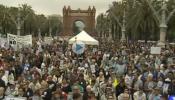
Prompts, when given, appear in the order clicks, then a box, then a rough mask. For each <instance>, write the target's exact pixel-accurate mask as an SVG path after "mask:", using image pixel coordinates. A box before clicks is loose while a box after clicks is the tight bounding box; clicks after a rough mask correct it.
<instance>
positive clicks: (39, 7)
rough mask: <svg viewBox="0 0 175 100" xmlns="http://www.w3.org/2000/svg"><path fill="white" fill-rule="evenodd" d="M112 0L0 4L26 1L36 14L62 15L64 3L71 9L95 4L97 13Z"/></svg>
mask: <svg viewBox="0 0 175 100" xmlns="http://www.w3.org/2000/svg"><path fill="white" fill-rule="evenodd" d="M113 1H115V0H0V4H3V5H6V6H18V5H19V4H24V3H27V4H28V5H30V6H32V8H33V9H34V10H35V12H36V13H37V14H45V15H51V14H60V15H62V8H63V7H64V5H66V6H68V5H70V6H71V8H72V9H78V8H80V9H88V7H89V6H95V7H96V10H97V14H99V13H103V12H105V11H106V10H107V9H108V8H109V5H110V4H112V2H113ZM116 1H117V0H116Z"/></svg>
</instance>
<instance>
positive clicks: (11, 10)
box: [0, 4, 62, 36]
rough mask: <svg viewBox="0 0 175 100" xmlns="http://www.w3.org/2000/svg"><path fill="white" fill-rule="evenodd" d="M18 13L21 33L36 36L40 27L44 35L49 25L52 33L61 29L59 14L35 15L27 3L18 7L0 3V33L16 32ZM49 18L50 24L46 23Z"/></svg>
mask: <svg viewBox="0 0 175 100" xmlns="http://www.w3.org/2000/svg"><path fill="white" fill-rule="evenodd" d="M19 14H20V19H21V22H22V25H21V35H26V34H32V35H33V36H38V29H41V33H42V35H45V34H46V33H48V32H49V27H51V28H52V35H56V34H58V33H59V32H61V30H62V22H61V16H58V15H51V16H49V17H47V16H45V15H37V14H36V13H35V11H34V10H33V9H32V7H31V6H29V5H27V4H23V5H21V6H20V7H5V6H4V5H0V33H2V34H7V33H12V34H17V33H16V32H17V31H16V23H17V17H18V15H19ZM50 20H51V24H48V22H49V21H50Z"/></svg>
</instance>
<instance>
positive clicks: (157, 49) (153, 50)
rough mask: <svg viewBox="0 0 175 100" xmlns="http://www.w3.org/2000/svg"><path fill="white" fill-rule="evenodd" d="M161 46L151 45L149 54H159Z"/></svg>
mask: <svg viewBox="0 0 175 100" xmlns="http://www.w3.org/2000/svg"><path fill="white" fill-rule="evenodd" d="M160 53H161V47H151V54H160Z"/></svg>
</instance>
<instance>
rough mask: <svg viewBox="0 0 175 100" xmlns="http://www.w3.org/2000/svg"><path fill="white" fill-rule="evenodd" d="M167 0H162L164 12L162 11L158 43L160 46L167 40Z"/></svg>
mask: <svg viewBox="0 0 175 100" xmlns="http://www.w3.org/2000/svg"><path fill="white" fill-rule="evenodd" d="M165 1H166V0H163V1H162V4H163V5H162V13H161V20H160V26H159V27H160V40H159V43H158V45H159V46H164V45H165V41H166V32H167V22H166V10H167V5H166V2H165Z"/></svg>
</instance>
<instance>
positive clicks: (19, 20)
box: [16, 8, 21, 36]
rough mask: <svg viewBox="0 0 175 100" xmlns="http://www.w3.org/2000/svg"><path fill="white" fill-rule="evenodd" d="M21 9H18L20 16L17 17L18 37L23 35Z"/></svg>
mask: <svg viewBox="0 0 175 100" xmlns="http://www.w3.org/2000/svg"><path fill="white" fill-rule="evenodd" d="M19 9H20V8H18V16H17V22H16V27H17V35H18V36H20V35H21V18H20V16H21V15H20V10H19Z"/></svg>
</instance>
